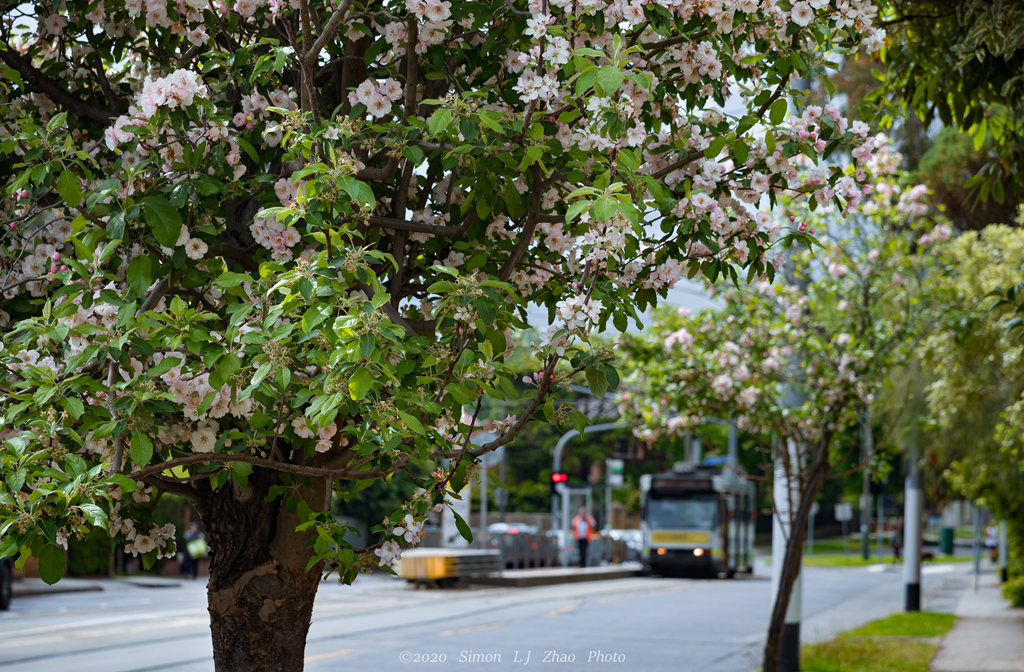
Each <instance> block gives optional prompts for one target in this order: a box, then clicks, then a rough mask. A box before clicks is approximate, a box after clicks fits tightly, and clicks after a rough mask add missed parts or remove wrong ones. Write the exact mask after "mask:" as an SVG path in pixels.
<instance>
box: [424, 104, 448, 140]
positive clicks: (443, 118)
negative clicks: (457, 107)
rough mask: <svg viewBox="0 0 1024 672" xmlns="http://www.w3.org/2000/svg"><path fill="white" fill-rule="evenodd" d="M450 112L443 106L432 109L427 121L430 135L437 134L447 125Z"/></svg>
mask: <svg viewBox="0 0 1024 672" xmlns="http://www.w3.org/2000/svg"><path fill="white" fill-rule="evenodd" d="M451 120H452V113H451V112H450V111H449V110H448V108H445V107H439V108H437V109H436V110H434V113H433V114H432V115H430V121H428V122H427V130H428V131H430V133H431V134H432V135H437V134H438V133H440V132H441V131H443V130H444V129H446V128H447V127H448V124H449V123H451Z"/></svg>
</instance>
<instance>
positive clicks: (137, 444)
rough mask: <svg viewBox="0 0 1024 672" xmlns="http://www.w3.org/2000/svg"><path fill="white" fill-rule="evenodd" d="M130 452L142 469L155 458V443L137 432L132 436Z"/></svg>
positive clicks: (133, 459)
mask: <svg viewBox="0 0 1024 672" xmlns="http://www.w3.org/2000/svg"><path fill="white" fill-rule="evenodd" d="M128 452H129V454H131V456H132V461H133V462H135V464H136V465H137V466H138V467H139V468H140V469H141V468H142V467H145V466H146V465H147V464H149V461H150V460H151V459H152V458H153V442H152V441H150V440H149V437H148V436H146V435H145V434H143V433H142V432H135V433H134V434H132V442H131V446H130V448H129V450H128Z"/></svg>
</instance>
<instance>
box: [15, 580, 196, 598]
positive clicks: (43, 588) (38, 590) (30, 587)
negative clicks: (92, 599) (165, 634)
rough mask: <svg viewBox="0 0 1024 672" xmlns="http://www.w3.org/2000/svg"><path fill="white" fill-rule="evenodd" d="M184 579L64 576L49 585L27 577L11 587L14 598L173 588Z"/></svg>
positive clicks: (16, 581)
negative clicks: (125, 589)
mask: <svg viewBox="0 0 1024 672" xmlns="http://www.w3.org/2000/svg"><path fill="white" fill-rule="evenodd" d="M184 581H186V579H176V578H168V577H163V576H147V575H143V574H140V575H138V576H119V577H116V578H112V579H75V578H69V577H65V578H63V579H61V580H60V581H58V582H57V583H55V584H54V585H52V586H51V585H49V584H47V583H46V582H45V581H43V580H42V579H38V578H34V577H27V578H22V579H15V580H14V583H12V584H11V587H12V589H13V591H14V599H18V598H20V597H29V596H32V595H53V594H57V593H86V592H90V591H100V590H118V589H123V588H130V587H131V588H173V587H177V586H180V585H181V584H182V583H183V582H184Z"/></svg>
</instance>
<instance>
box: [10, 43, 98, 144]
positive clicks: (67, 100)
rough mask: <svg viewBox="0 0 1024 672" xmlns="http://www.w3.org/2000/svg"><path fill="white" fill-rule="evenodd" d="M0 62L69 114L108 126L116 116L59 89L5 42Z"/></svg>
mask: <svg viewBox="0 0 1024 672" xmlns="http://www.w3.org/2000/svg"><path fill="white" fill-rule="evenodd" d="M0 61H3V62H4V63H6V64H7V65H8V67H11V68H13V69H15V70H17V71H18V73H19V74H20V75H21V77H22V79H24V80H25V83H27V84H31V85H33V86H35V87H36V89H38V90H39V92H40V93H43V94H45V95H46V97H47V98H49V99H50V100H52V101H53V102H55V103H57V104H58V105H60V106H61V107H64V108H66V109H67V110H68V111H69V112H71V113H73V114H74V115H75V116H77V117H80V118H82V119H87V120H89V121H95V122H97V123H100V124H104V125H106V124H108V123H109V122H110V120H111V119H112V118H114V117H116V116H117V112H116V111H114V110H112V109H110V108H108V107H105V106H103V105H100V104H99V103H95V102H92V101H89V100H83V99H81V98H79V97H78V96H75V95H73V94H71V93H69V92H68V91H65V90H64V89H62V88H61V87H60V84H58V83H57V82H56V81H54V80H53V79H50V77H48V76H47V75H45V74H43V72H42V71H40V70H39V69H37V68H36V67H34V66H33V65H32V63H31V61H29V59H28V58H26V57H24V56H21V55H20V54H18V53H17V52H16V51H14V49H12V48H11V46H10V45H9V44H7V43H6V42H0Z"/></svg>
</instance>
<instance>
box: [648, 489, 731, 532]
mask: <svg viewBox="0 0 1024 672" xmlns="http://www.w3.org/2000/svg"><path fill="white" fill-rule="evenodd" d="M645 517H646V518H647V524H648V525H650V526H651V527H652V528H655V529H689V530H693V529H697V530H710V529H712V528H713V527H715V525H717V524H718V499H717V498H715V497H688V498H686V499H679V498H671V499H668V498H662V497H654V496H652V497H650V498H649V499H648V500H647V511H646V514H645Z"/></svg>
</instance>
